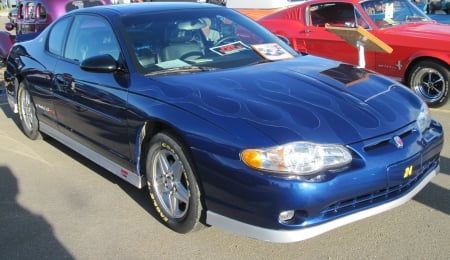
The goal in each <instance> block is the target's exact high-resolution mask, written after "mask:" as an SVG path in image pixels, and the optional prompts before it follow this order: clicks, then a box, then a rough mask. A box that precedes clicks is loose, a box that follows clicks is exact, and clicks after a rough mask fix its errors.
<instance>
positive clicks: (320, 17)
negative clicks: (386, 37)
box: [309, 3, 368, 29]
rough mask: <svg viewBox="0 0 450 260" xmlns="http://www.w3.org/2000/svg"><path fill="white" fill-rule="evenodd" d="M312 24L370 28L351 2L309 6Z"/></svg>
mask: <svg viewBox="0 0 450 260" xmlns="http://www.w3.org/2000/svg"><path fill="white" fill-rule="evenodd" d="M309 13H310V24H311V25H313V26H321V27H322V26H325V24H328V25H330V26H338V27H356V26H358V25H359V26H362V27H363V28H366V29H367V28H368V23H367V22H365V20H364V18H363V17H362V16H361V14H360V13H359V12H358V10H357V9H355V8H354V6H353V5H352V4H350V3H326V4H316V5H311V6H310V7H309Z"/></svg>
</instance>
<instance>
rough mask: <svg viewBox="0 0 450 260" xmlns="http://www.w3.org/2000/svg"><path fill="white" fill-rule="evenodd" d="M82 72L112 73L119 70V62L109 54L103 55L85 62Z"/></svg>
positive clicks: (82, 64)
mask: <svg viewBox="0 0 450 260" xmlns="http://www.w3.org/2000/svg"><path fill="white" fill-rule="evenodd" d="M80 67H81V69H82V70H86V71H90V72H99V73H110V72H114V71H117V70H118V65H117V61H116V60H115V59H114V58H113V57H112V56H111V55H109V54H102V55H98V56H94V57H90V58H87V59H85V60H83V61H82V62H81V64H80Z"/></svg>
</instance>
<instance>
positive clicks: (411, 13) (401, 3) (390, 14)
mask: <svg viewBox="0 0 450 260" xmlns="http://www.w3.org/2000/svg"><path fill="white" fill-rule="evenodd" d="M361 6H362V8H363V9H364V10H365V11H366V12H367V14H368V15H369V17H370V18H371V19H372V21H373V22H374V23H375V24H376V25H377V26H378V27H379V28H385V27H391V26H396V25H400V24H404V23H413V22H422V21H430V20H431V19H430V18H429V17H428V16H427V15H426V14H425V13H423V12H422V11H421V10H420V9H419V8H417V7H416V6H415V5H414V4H412V3H411V1H410V0H370V1H364V2H361Z"/></svg>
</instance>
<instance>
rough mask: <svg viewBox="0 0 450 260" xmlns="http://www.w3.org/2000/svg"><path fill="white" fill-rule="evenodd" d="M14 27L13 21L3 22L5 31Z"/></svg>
mask: <svg viewBox="0 0 450 260" xmlns="http://www.w3.org/2000/svg"><path fill="white" fill-rule="evenodd" d="M14 28H15V26H14V24H13V23H6V24H5V29H6V30H7V31H12V30H14Z"/></svg>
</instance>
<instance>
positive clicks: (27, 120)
mask: <svg viewBox="0 0 450 260" xmlns="http://www.w3.org/2000/svg"><path fill="white" fill-rule="evenodd" d="M19 114H20V118H21V119H22V122H23V126H24V127H25V128H26V130H28V131H32V130H33V129H35V128H36V127H37V126H35V125H34V124H35V123H36V122H37V120H36V118H35V116H36V114H35V108H34V103H33V101H31V96H30V93H29V92H28V90H27V89H26V88H20V93H19Z"/></svg>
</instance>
